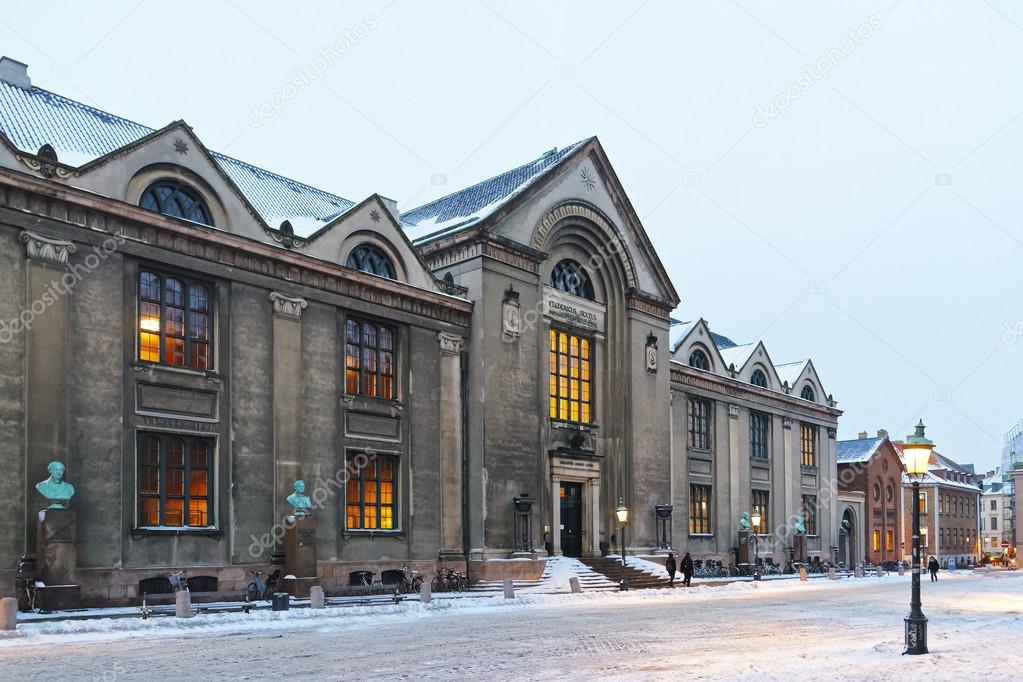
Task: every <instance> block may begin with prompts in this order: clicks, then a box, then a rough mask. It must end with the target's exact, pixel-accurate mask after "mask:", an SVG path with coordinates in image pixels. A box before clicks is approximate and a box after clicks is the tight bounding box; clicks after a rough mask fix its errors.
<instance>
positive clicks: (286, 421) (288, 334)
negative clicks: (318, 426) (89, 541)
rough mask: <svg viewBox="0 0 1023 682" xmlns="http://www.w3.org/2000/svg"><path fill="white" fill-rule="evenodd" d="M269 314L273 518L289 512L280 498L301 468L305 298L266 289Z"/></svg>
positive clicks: (288, 492) (278, 518) (288, 508)
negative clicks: (271, 321)
mask: <svg viewBox="0 0 1023 682" xmlns="http://www.w3.org/2000/svg"><path fill="white" fill-rule="evenodd" d="M269 298H270V302H271V303H272V304H273V307H274V314H273V405H274V409H273V424H274V487H273V490H274V500H273V510H274V522H278V521H280V520H281V519H282V518H283V516H284V514H285V513H286V512H290V507H287V506H286V504H285V502H284V500H285V499H286V498H287V496H288V495H290V494H291V493H292V491H293V486H294V483H295V479H297V478H302V470H301V454H300V450H301V446H302V434H301V407H302V386H301V382H302V310H304V309H305V307H306V305H307V304H306V301H305V299H302V298H294V297H291V296H285V295H284V294H279V293H277V292H276V291H273V292H271V293H270V297H269Z"/></svg>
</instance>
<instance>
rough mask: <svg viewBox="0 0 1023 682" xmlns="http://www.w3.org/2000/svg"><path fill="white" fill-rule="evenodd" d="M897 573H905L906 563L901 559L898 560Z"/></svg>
mask: <svg viewBox="0 0 1023 682" xmlns="http://www.w3.org/2000/svg"><path fill="white" fill-rule="evenodd" d="M899 575H906V565H905V564H904V563H902V562H901V561H900V562H899Z"/></svg>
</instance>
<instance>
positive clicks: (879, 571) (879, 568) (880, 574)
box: [876, 566, 884, 578]
mask: <svg viewBox="0 0 1023 682" xmlns="http://www.w3.org/2000/svg"><path fill="white" fill-rule="evenodd" d="M876 575H877V577H878V578H882V577H884V569H883V568H881V567H880V566H878V567H877V574H876Z"/></svg>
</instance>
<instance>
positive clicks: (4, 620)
mask: <svg viewBox="0 0 1023 682" xmlns="http://www.w3.org/2000/svg"><path fill="white" fill-rule="evenodd" d="M17 627H18V600H17V599H15V598H14V597H4V598H3V599H0V630H14V629H16V628H17Z"/></svg>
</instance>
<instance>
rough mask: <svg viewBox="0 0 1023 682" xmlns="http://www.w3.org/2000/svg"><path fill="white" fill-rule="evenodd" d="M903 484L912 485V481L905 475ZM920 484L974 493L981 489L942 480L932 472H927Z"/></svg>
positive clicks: (967, 484)
mask: <svg viewBox="0 0 1023 682" xmlns="http://www.w3.org/2000/svg"><path fill="white" fill-rule="evenodd" d="M902 483H903V485H908V484H910V483H912V481H910V480H909V476H907V475H906V474H903V475H902ZM920 483H921V485H942V486H946V487H949V488H959V489H960V490H968V491H970V492H972V493H977V492H980V488H979V487H978V486H975V485H971V484H969V483H962V482H960V481H952V480H949V479H947V478H942V477H941V476H938V475H937V474H935V473H932V472H930V471H928V472H927V474H926V475H925V476H924V478H923V480H922V481H920Z"/></svg>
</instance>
